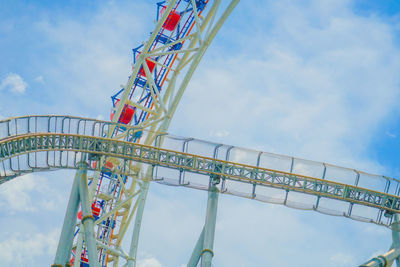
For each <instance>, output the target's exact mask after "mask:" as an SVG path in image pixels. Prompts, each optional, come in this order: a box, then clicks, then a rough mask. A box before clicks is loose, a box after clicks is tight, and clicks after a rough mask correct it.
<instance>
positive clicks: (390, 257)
mask: <svg viewBox="0 0 400 267" xmlns="http://www.w3.org/2000/svg"><path fill="white" fill-rule="evenodd" d="M393 216H394V220H393V223H392V240H393V243H392V246H391V248H390V250H389V251H388V252H386V253H385V254H383V255H380V256H377V257H375V258H372V259H371V260H369V261H367V262H366V263H364V264H361V265H360V267H389V266H392V264H393V263H394V262H396V266H397V267H400V259H399V258H400V221H399V216H398V214H397V213H396V214H394V215H393Z"/></svg>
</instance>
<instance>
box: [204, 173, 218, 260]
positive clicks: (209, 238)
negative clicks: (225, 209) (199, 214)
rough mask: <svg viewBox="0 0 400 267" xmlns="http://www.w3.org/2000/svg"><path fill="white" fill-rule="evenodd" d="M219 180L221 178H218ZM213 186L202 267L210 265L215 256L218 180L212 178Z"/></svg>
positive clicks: (209, 200) (209, 196) (209, 197)
mask: <svg viewBox="0 0 400 267" xmlns="http://www.w3.org/2000/svg"><path fill="white" fill-rule="evenodd" d="M218 182H219V179H218ZM211 183H212V186H211V188H210V191H209V192H208V201H207V214H206V222H205V225H204V242H203V250H202V251H201V267H210V266H211V261H212V258H213V256H214V252H213V247H214V234H215V224H216V222H217V206H218V189H217V187H216V186H215V185H216V183H217V182H216V181H215V180H214V179H213V178H212V181H211Z"/></svg>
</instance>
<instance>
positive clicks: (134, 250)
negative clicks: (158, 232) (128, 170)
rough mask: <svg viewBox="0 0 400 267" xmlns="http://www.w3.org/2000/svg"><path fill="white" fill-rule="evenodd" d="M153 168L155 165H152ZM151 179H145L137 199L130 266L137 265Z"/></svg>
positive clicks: (128, 262) (128, 263)
mask: <svg viewBox="0 0 400 267" xmlns="http://www.w3.org/2000/svg"><path fill="white" fill-rule="evenodd" d="M151 168H152V169H153V167H151ZM149 185H150V181H143V185H142V187H141V189H140V195H139V198H138V200H137V201H139V204H138V209H137V211H136V217H135V225H134V227H133V234H132V241H131V247H130V250H129V259H128V261H127V266H128V267H134V266H136V256H137V248H138V244H139V234H140V226H141V224H142V218H143V212H144V204H145V203H146V197H147V192H148V191H149Z"/></svg>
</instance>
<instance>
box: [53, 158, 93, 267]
mask: <svg viewBox="0 0 400 267" xmlns="http://www.w3.org/2000/svg"><path fill="white" fill-rule="evenodd" d="M86 171H87V169H86V168H85V163H83V162H81V163H79V170H78V171H77V172H76V174H75V179H74V183H73V184H72V189H71V194H70V196H69V201H68V206H67V211H66V213H65V218H64V224H63V227H62V230H61V236H60V240H59V242H58V247H57V252H56V257H55V259H54V264H53V265H52V266H53V267H56V266H64V264H66V263H67V262H68V260H69V257H70V255H71V249H72V241H73V239H74V230H75V225H76V218H77V215H78V209H79V180H80V177H82V176H83V175H85V174H86Z"/></svg>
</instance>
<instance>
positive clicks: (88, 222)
mask: <svg viewBox="0 0 400 267" xmlns="http://www.w3.org/2000/svg"><path fill="white" fill-rule="evenodd" d="M238 2H239V0H229V4H228V5H226V6H225V7H224V8H221V0H168V1H161V2H159V3H157V13H156V23H155V24H156V25H155V29H154V30H153V31H152V32H151V33H150V36H149V38H148V40H147V41H146V42H144V43H143V44H142V45H140V46H138V47H136V48H134V49H133V65H132V72H131V75H130V76H129V78H128V81H127V83H126V84H125V86H123V88H121V89H119V90H118V91H117V93H115V94H114V95H113V96H112V97H111V98H112V116H111V120H112V122H105V121H99V120H93V119H87V118H79V117H71V116H26V117H18V118H10V119H7V120H4V121H0V184H2V183H4V182H7V181H9V180H11V179H13V178H15V177H18V176H20V175H23V174H26V173H31V172H39V171H50V170H57V169H75V170H77V171H76V176H75V180H74V184H73V188H72V190H71V195H70V200H69V203H68V207H67V212H66V217H65V220H64V225H63V229H62V232H61V237H60V242H59V246H58V249H57V253H56V257H55V260H54V265H53V266H71V265H73V266H74V267H78V266H85V267H86V266H89V263H90V266H92V267H93V266H98V265H99V264H100V265H101V266H102V267H103V266H110V265H111V264H112V265H113V266H119V261H120V259H125V260H126V264H125V265H124V266H129V267H132V266H135V265H136V262H137V259H136V254H137V247H138V242H139V232H140V227H141V221H142V214H143V211H144V205H145V201H146V196H147V192H148V190H149V184H150V182H151V181H153V182H158V183H163V184H170V185H176V186H182V187H189V188H194V189H200V190H207V191H208V196H209V197H208V204H207V216H206V221H205V225H204V228H203V231H202V233H201V234H200V237H199V239H198V242H197V244H196V246H195V248H194V251H193V254H192V256H191V258H190V260H189V263H188V267H195V266H197V264H198V263H199V262H200V259H201V266H204V267H209V266H211V260H212V257H213V255H214V252H213V250H212V248H213V240H214V231H215V223H216V209H217V203H218V202H217V201H218V195H219V194H232V195H235V196H239V197H245V198H250V199H254V200H258V201H263V202H268V203H275V204H282V205H286V206H289V207H293V208H297V209H306V210H315V211H317V212H322V213H325V214H329V215H336V216H344V217H347V218H351V219H355V220H359V221H363V222H370V223H374V224H378V225H383V226H386V227H389V228H391V229H392V233H393V244H392V247H391V250H390V251H389V252H388V253H386V254H385V255H382V256H379V257H377V258H374V259H372V260H371V261H369V262H367V263H366V264H365V265H363V266H388V265H391V264H392V263H393V262H394V261H396V262H397V265H398V266H400V262H399V259H398V256H399V254H400V236H399V226H398V225H399V222H398V216H397V214H398V213H399V212H400V197H399V195H400V181H399V180H397V179H394V178H390V177H385V176H380V175H373V174H368V173H365V172H361V171H358V170H353V169H347V168H342V167H337V166H334V165H330V164H326V163H320V162H311V161H306V160H302V159H296V158H293V157H287V156H281V155H274V154H271V153H267V152H259V151H249V150H247V149H240V148H236V147H233V146H227V145H223V144H213V143H209V142H204V141H200V140H195V139H193V138H181V137H175V136H171V135H168V134H167V130H168V127H169V124H170V122H171V119H172V117H173V115H174V113H175V111H176V109H177V106H178V103H179V101H180V100H181V98H182V95H183V93H184V91H185V90H186V88H187V86H188V84H189V81H190V79H191V78H192V76H193V73H194V71H195V70H196V68H197V67H198V65H199V62H200V61H201V59H202V57H203V55H204V54H205V52H206V50H207V49H208V47H209V46H210V44H211V42H212V41H213V39H214V38H215V36H216V34H217V33H218V31H219V30H220V29H221V27H222V25H223V24H224V22H225V21H226V19H227V18H228V17H229V15H230V14H231V12H232V10H233V9H234V8H235V7H236V5H237V4H238ZM174 143H177V144H178V145H176V144H175V145H171V144H174ZM193 144H196V145H197V146H196V145H193ZM199 144H200V146H198V145H199ZM192 145H193V146H194V147H197V148H195V149H193V148H192ZM189 147H190V149H189ZM189 150H190V151H189ZM205 151H206V152H205ZM235 153H236V154H235ZM250 154H251V155H250ZM235 155H236V156H235ZM249 155H250V156H249ZM246 157H252V160H248V159H247V160H246V159H245V158H246ZM171 171H172V172H173V173H171ZM305 196H307V197H305ZM338 203H340V204H341V207H340V208H339V207H337V206H335V205H337V204H338ZM343 203H344V205H342V204H343ZM79 206H80V207H81V208H80V209H81V211H80V212H79V213H78V208H79ZM79 214H80V215H79ZM79 216H81V218H79ZM77 217H78V218H79V220H77ZM133 221H134V223H133V224H134V227H133V234H132V239H131V242H130V248H129V250H127V249H125V248H123V246H122V240H123V239H124V237H125V235H126V233H127V229H128V226H129V225H130V224H131V223H132V222H133Z"/></svg>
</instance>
